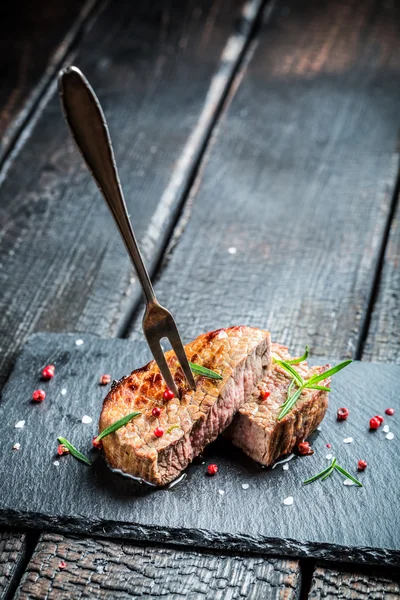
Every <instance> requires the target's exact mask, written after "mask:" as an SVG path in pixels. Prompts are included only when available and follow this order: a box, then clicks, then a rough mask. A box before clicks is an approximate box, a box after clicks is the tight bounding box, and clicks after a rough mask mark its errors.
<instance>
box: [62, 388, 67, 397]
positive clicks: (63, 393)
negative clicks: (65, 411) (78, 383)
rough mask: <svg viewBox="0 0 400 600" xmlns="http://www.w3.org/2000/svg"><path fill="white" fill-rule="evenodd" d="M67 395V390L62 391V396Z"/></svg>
mask: <svg viewBox="0 0 400 600" xmlns="http://www.w3.org/2000/svg"><path fill="white" fill-rule="evenodd" d="M66 393H67V388H63V389H62V390H61V396H65V394H66Z"/></svg>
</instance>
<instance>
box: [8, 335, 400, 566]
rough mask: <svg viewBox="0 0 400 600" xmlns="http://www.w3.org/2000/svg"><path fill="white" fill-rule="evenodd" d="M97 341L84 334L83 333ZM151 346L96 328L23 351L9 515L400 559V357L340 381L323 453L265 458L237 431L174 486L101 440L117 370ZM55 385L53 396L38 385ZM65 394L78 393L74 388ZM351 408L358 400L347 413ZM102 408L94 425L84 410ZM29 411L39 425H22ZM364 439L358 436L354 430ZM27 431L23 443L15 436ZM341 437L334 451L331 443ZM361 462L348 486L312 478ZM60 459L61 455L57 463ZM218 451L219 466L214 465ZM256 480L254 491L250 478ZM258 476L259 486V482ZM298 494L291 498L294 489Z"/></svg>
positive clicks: (365, 559)
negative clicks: (155, 479)
mask: <svg viewBox="0 0 400 600" xmlns="http://www.w3.org/2000/svg"><path fill="white" fill-rule="evenodd" d="M78 339H81V340H83V342H84V343H83V344H82V345H79V346H78V345H76V340H78ZM149 358H150V357H149V352H148V349H147V348H146V345H145V344H144V343H138V342H131V341H127V340H111V339H108V340H105V339H100V338H97V337H94V336H87V335H85V336H81V335H79V334H78V335H70V334H69V335H60V334H37V335H34V336H32V337H31V338H30V339H29V341H28V343H27V344H26V345H25V347H24V349H23V351H22V353H21V355H20V356H19V358H18V360H17V362H16V365H15V368H14V370H13V373H12V375H11V377H10V380H9V382H8V383H7V385H6V387H5V389H4V393H3V398H2V400H1V402H0V422H1V424H2V426H1V429H0V480H1V483H2V485H1V488H2V489H1V492H0V523H1V524H7V525H14V526H21V527H33V528H38V529H50V530H53V531H61V532H67V533H72V532H73V533H80V534H95V535H100V536H110V537H112V536H114V537H126V538H132V539H136V540H151V541H157V542H163V541H164V542H171V543H175V544H180V545H189V546H196V545H197V546H205V547H210V548H213V549H216V548H221V549H224V550H226V549H229V550H243V551H250V552H257V553H267V554H277V555H293V556H306V557H309V556H313V557H316V558H325V559H329V560H342V561H346V562H353V561H357V562H360V563H381V562H385V563H386V564H392V565H399V564H400V527H399V520H400V519H399V504H398V502H399V495H398V481H399V477H398V475H399V469H398V464H399V461H398V456H399V445H400V444H399V439H400V437H399V435H398V415H399V414H400V403H399V400H398V392H397V390H398V382H399V379H400V368H399V367H396V366H393V365H383V364H372V363H361V362H355V363H353V365H351V366H350V367H348V368H347V369H345V370H344V371H342V372H341V373H340V374H338V375H337V376H336V378H335V379H334V385H333V389H334V391H333V392H332V393H331V395H330V409H329V412H328V415H327V417H326V418H325V420H324V421H323V423H322V426H321V431H319V432H316V433H315V434H314V436H313V438H312V439H313V447H314V449H315V454H314V455H313V456H307V457H301V458H300V457H295V458H293V459H292V460H291V461H290V462H289V463H288V464H289V470H287V471H286V470H283V468H282V464H280V465H277V466H276V467H275V468H274V469H271V468H268V469H263V468H261V467H259V466H258V465H256V464H255V463H253V462H252V461H251V460H249V459H247V458H246V457H245V456H244V455H243V454H242V453H241V452H240V451H239V450H237V449H235V448H233V447H232V446H231V445H230V444H229V442H226V441H225V440H220V441H217V442H216V443H215V444H213V445H212V446H210V447H209V448H208V449H207V451H206V454H205V457H204V461H205V464H201V462H199V464H196V465H191V466H190V467H189V468H188V470H187V475H186V477H185V479H184V480H183V481H182V482H180V483H178V484H177V485H176V486H174V487H172V488H170V489H154V488H149V487H148V486H146V485H143V484H142V485H140V484H137V483H135V482H134V481H132V480H129V479H127V478H125V477H122V476H121V475H118V474H115V473H112V472H111V471H110V470H109V469H108V467H107V466H106V464H105V462H104V460H103V458H102V456H101V455H100V454H99V453H97V452H96V451H94V450H92V449H91V439H92V436H93V435H94V434H95V433H96V432H97V420H98V415H99V412H100V408H101V403H102V399H103V397H104V396H105V393H106V391H107V389H108V387H107V388H105V387H101V386H100V385H99V378H100V376H101V375H102V374H103V373H111V374H112V376H113V377H114V378H115V379H118V378H120V377H121V376H122V375H124V374H126V373H128V372H130V371H131V370H132V369H133V368H136V367H139V366H142V365H143V364H144V363H145V362H146V361H147V360H148V359H149ZM48 363H52V364H55V365H56V375H55V377H54V379H52V380H51V381H49V382H41V381H40V371H41V369H42V367H43V366H44V365H45V364H48ZM38 387H41V388H43V389H45V391H46V394H47V397H46V400H45V401H44V402H43V403H41V404H34V403H32V402H31V400H30V398H31V394H32V391H33V390H34V389H36V388H38ZM62 391H64V393H62ZM339 406H347V407H348V408H349V409H350V417H349V419H348V421H345V422H341V423H339V422H337V421H336V410H337V408H338V407H339ZM389 406H392V407H394V408H395V409H396V410H397V412H396V414H395V415H394V416H393V417H387V416H386V415H384V416H385V424H388V425H389V426H390V430H391V431H393V432H394V435H395V437H394V439H393V440H388V439H387V438H386V433H385V432H384V431H383V429H382V427H381V428H380V429H379V430H378V431H376V432H370V431H369V429H368V422H369V418H370V417H371V416H374V415H375V414H377V413H379V414H384V410H385V409H386V408H387V407H389ZM84 415H88V416H91V417H92V418H93V422H92V423H91V424H83V423H82V417H83V416H84ZM21 420H24V421H25V426H24V427H23V428H22V429H16V428H15V424H16V423H17V422H18V421H21ZM58 435H63V436H64V437H66V438H67V439H68V440H70V441H71V442H72V443H73V444H74V445H75V446H77V447H78V448H79V449H80V450H81V451H83V452H84V453H85V454H87V456H89V457H90V458H91V460H92V461H93V463H92V466H91V467H88V466H86V465H84V464H83V463H81V462H79V461H77V460H75V459H74V458H73V457H71V456H63V457H58V456H57V455H56V448H57V436H58ZM348 437H352V438H353V440H354V441H353V442H352V443H348V444H345V443H343V439H345V438H348ZM16 442H19V443H20V444H21V447H20V449H19V450H13V449H12V447H13V445H14V444H15V443H16ZM327 443H330V444H331V445H332V447H331V449H328V448H327V447H326V444H327ZM328 454H333V455H334V456H336V457H337V459H338V462H339V464H341V465H342V466H343V467H345V468H347V469H348V470H349V471H350V472H352V473H356V465H357V461H358V459H359V458H364V459H366V460H367V462H368V468H367V470H366V471H365V472H364V473H361V474H359V478H360V479H361V481H362V482H363V484H364V487H363V488H356V487H352V486H351V487H350V486H346V485H343V478H342V477H341V476H340V475H339V474H337V473H335V474H334V475H333V476H332V477H331V478H329V479H328V480H326V481H325V482H324V483H320V482H316V483H314V484H311V485H309V486H302V481H303V480H304V479H306V478H307V477H309V476H311V475H313V474H315V473H317V472H318V471H320V470H321V469H322V468H324V467H325V466H327V465H328V459H327V458H326V456H327V455H328ZM55 461H58V463H59V464H58V466H56V465H55V464H54V462H55ZM210 462H216V463H218V465H219V472H218V474H217V476H215V477H208V476H206V474H205V470H206V465H207V464H209V463H210ZM243 484H244V485H245V488H243V487H242V486H243ZM247 485H248V488H246V486H247ZM288 496H293V498H294V502H293V504H292V505H291V506H286V505H284V504H283V500H284V499H285V498H287V497H288Z"/></svg>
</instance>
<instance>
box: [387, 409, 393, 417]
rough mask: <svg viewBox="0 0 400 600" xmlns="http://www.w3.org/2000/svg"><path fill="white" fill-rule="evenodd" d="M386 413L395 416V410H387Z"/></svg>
mask: <svg viewBox="0 0 400 600" xmlns="http://www.w3.org/2000/svg"><path fill="white" fill-rule="evenodd" d="M385 413H386V414H387V415H389V416H390V417H391V416H392V415H394V408H387V409H386V410H385Z"/></svg>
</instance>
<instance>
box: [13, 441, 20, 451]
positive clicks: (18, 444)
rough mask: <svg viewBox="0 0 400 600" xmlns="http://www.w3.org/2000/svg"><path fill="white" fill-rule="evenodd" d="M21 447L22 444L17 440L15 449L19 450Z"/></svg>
mask: <svg viewBox="0 0 400 600" xmlns="http://www.w3.org/2000/svg"><path fill="white" fill-rule="evenodd" d="M20 448H21V444H20V443H19V442H17V443H16V444H14V446H13V450H19V449H20Z"/></svg>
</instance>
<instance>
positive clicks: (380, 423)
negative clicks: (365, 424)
mask: <svg viewBox="0 0 400 600" xmlns="http://www.w3.org/2000/svg"><path fill="white" fill-rule="evenodd" d="M375 419H378V421H379V425H382V423H383V421H384V420H385V419H384V418H383V417H381V415H375Z"/></svg>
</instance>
